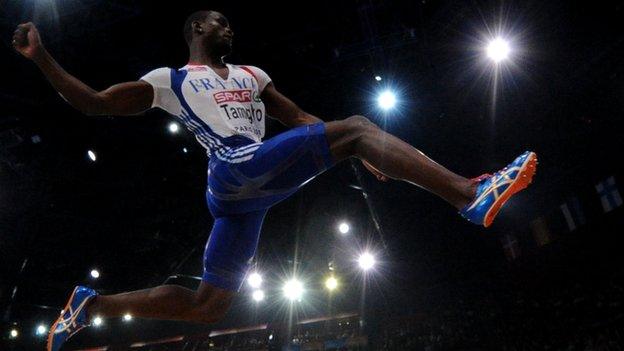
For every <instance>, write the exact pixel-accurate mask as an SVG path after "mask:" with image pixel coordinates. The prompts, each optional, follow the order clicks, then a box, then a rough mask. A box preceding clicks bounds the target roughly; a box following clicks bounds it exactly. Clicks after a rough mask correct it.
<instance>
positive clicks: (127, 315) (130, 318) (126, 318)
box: [123, 313, 132, 322]
mask: <svg viewBox="0 0 624 351" xmlns="http://www.w3.org/2000/svg"><path fill="white" fill-rule="evenodd" d="M131 320H132V315H131V314H130V313H126V314H124V316H123V321H124V322H130V321H131Z"/></svg>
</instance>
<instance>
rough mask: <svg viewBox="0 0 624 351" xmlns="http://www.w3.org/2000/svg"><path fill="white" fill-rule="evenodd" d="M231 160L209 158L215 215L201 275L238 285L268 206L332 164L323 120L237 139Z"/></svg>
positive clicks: (227, 286)
mask: <svg viewBox="0 0 624 351" xmlns="http://www.w3.org/2000/svg"><path fill="white" fill-rule="evenodd" d="M228 159H229V161H224V160H221V159H218V158H216V157H213V158H211V159H210V162H209V164H208V190H207V192H206V200H207V202H208V208H209V209H210V212H211V213H212V215H213V216H214V218H215V222H214V225H213V228H212V232H211V233H210V238H209V239H208V243H207V244H206V250H205V251H204V274H203V281H205V282H207V283H210V284H211V285H213V286H217V287H219V288H223V289H227V290H233V291H238V290H239V289H240V287H241V285H242V283H243V281H244V280H245V276H246V274H247V270H248V268H249V266H250V264H251V262H252V260H253V257H254V255H255V252H256V247H257V246H258V239H259V237H260V229H261V227H262V221H263V220H264V216H265V214H266V213H267V210H268V209H269V208H270V207H271V206H273V205H275V204H276V203H278V202H280V201H282V200H284V199H286V198H287V197H289V196H290V195H292V194H293V193H295V192H296V191H297V190H298V189H299V188H300V187H301V186H302V185H303V184H305V183H306V182H308V181H310V180H311V179H312V178H314V177H315V176H316V175H318V174H320V173H323V172H324V171H325V170H327V169H329V168H330V167H332V166H333V165H334V161H333V159H332V156H331V153H330V151H329V144H328V142H327V137H326V135H325V125H324V124H323V123H317V124H311V125H305V126H301V127H298V128H294V129H291V130H289V131H286V132H284V133H282V134H279V135H277V136H275V137H273V138H271V139H269V140H266V141H264V142H262V143H253V142H252V141H251V140H249V139H241V141H240V143H239V145H235V146H234V147H233V150H232V151H230V152H229V157H228Z"/></svg>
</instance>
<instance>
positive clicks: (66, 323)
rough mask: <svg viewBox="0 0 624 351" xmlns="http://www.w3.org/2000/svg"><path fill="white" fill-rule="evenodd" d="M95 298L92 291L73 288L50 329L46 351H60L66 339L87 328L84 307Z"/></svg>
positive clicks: (84, 288) (87, 321)
mask: <svg viewBox="0 0 624 351" xmlns="http://www.w3.org/2000/svg"><path fill="white" fill-rule="evenodd" d="M95 296H97V293H96V292H95V290H93V289H90V288H87V287H85V286H77V287H75V288H74V292H72V294H71V296H70V297H69V301H68V302H67V305H66V306H65V308H64V309H63V310H62V311H61V315H60V316H59V318H58V319H57V320H56V322H54V325H52V328H50V333H49V334H48V344H47V351H58V350H60V349H61V346H63V344H64V343H65V341H66V340H67V339H69V338H70V337H71V336H72V335H74V334H76V333H77V332H78V331H79V330H80V329H82V328H85V327H88V326H89V320H88V317H87V308H86V307H87V304H88V303H89V301H91V300H92V299H93V298H94V297H95Z"/></svg>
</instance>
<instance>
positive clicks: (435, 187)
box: [325, 116, 476, 209]
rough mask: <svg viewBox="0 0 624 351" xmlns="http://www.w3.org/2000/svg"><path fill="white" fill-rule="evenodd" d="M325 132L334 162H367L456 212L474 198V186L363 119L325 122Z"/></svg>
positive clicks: (473, 183) (351, 118)
mask: <svg viewBox="0 0 624 351" xmlns="http://www.w3.org/2000/svg"><path fill="white" fill-rule="evenodd" d="M325 130H326V133H327V139H328V142H329V147H330V150H331V153H332V155H333V156H334V158H335V160H336V161H340V160H343V159H345V158H347V157H350V156H355V157H358V158H360V159H363V160H366V161H367V162H369V163H370V164H371V165H372V166H373V167H375V168H376V169H377V170H379V171H380V172H381V173H383V174H385V175H387V176H388V177H390V178H394V179H401V180H404V181H407V182H410V183H413V184H416V185H418V186H420V187H423V188H425V189H427V190H428V191H430V192H432V193H434V194H436V195H438V196H440V197H441V198H443V199H444V200H446V201H447V202H449V203H450V204H451V205H453V206H455V207H456V208H458V209H461V208H462V207H464V206H465V205H466V204H468V202H470V200H472V199H473V198H474V195H475V190H476V183H475V182H473V181H471V180H470V179H467V178H464V177H462V176H459V175H457V174H455V173H453V172H451V171H449V170H448V169H446V168H444V167H443V166H441V165H440V164H438V163H436V162H435V161H433V160H431V159H430V158H429V157H427V156H425V155H424V154H423V153H422V152H420V151H419V150H417V149H416V148H414V147H413V146H411V145H409V144H408V143H406V142H404V141H402V140H401V139H399V138H397V137H395V136H393V135H392V134H389V133H387V132H385V131H383V130H382V129H381V128H379V127H377V125H375V124H374V123H372V122H371V121H370V120H368V119H367V118H366V117H363V116H352V117H349V118H346V119H344V120H342V121H335V122H328V123H326V124H325Z"/></svg>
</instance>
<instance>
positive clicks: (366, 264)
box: [358, 252, 375, 271]
mask: <svg viewBox="0 0 624 351" xmlns="http://www.w3.org/2000/svg"><path fill="white" fill-rule="evenodd" d="M358 264H359V265H360V268H362V269H363V270H365V271H367V270H369V269H371V268H373V266H374V265H375V257H374V256H373V255H371V254H370V253H368V252H364V253H363V254H361V255H360V258H359V259H358Z"/></svg>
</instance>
